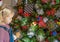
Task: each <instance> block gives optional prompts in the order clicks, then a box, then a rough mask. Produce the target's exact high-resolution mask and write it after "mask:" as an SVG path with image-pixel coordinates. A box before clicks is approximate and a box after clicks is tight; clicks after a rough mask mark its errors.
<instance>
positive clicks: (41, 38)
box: [36, 30, 45, 42]
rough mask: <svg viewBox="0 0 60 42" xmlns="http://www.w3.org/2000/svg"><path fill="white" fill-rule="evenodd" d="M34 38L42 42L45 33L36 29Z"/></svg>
mask: <svg viewBox="0 0 60 42" xmlns="http://www.w3.org/2000/svg"><path fill="white" fill-rule="evenodd" d="M36 38H37V40H38V41H39V42H42V41H43V40H44V39H45V33H44V31H43V30H38V31H37V35H36Z"/></svg>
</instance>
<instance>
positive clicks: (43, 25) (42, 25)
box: [38, 20, 47, 27]
mask: <svg viewBox="0 0 60 42" xmlns="http://www.w3.org/2000/svg"><path fill="white" fill-rule="evenodd" d="M38 25H39V26H40V27H46V26H47V25H46V23H44V21H43V20H40V21H39V22H38Z"/></svg>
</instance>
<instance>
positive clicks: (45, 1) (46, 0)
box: [41, 0, 49, 3]
mask: <svg viewBox="0 0 60 42" xmlns="http://www.w3.org/2000/svg"><path fill="white" fill-rule="evenodd" d="M41 1H42V3H47V2H48V1H49V0H41Z"/></svg>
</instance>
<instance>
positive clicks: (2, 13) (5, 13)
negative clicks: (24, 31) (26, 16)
mask: <svg viewBox="0 0 60 42" xmlns="http://www.w3.org/2000/svg"><path fill="white" fill-rule="evenodd" d="M13 16H14V12H13V11H12V10H11V9H8V8H4V9H2V10H0V26H4V27H7V28H8V29H10V26H9V25H8V24H9V23H10V22H11V21H12V17H13ZM0 42H10V37H9V33H8V32H7V31H6V30H4V29H3V28H1V27H0Z"/></svg>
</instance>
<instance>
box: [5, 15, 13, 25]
mask: <svg viewBox="0 0 60 42" xmlns="http://www.w3.org/2000/svg"><path fill="white" fill-rule="evenodd" d="M12 17H13V15H9V16H7V17H6V18H5V20H6V21H5V23H6V24H9V23H10V22H11V21H12Z"/></svg>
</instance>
